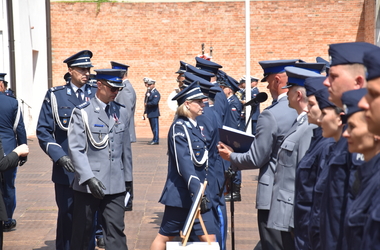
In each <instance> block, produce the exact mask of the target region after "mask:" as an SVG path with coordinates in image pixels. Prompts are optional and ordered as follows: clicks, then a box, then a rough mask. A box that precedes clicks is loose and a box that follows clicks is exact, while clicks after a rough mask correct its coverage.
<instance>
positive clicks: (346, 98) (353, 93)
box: [341, 88, 367, 119]
mask: <svg viewBox="0 0 380 250" xmlns="http://www.w3.org/2000/svg"><path fill="white" fill-rule="evenodd" d="M366 94H367V89H365V88H363V89H355V90H349V91H346V92H344V93H343V94H342V97H341V100H342V103H343V110H344V116H345V119H348V118H349V117H350V116H351V115H352V114H354V113H356V112H359V111H364V110H363V109H361V108H359V106H358V103H359V101H360V100H361V99H362V98H363V96H365V95H366Z"/></svg>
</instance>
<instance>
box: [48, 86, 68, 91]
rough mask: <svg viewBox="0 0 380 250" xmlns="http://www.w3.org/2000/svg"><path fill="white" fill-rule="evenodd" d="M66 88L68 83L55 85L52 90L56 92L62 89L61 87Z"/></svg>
mask: <svg viewBox="0 0 380 250" xmlns="http://www.w3.org/2000/svg"><path fill="white" fill-rule="evenodd" d="M65 88H66V85H62V86H55V87H52V88H50V91H51V92H55V91H57V90H61V89H65Z"/></svg>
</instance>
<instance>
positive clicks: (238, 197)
mask: <svg viewBox="0 0 380 250" xmlns="http://www.w3.org/2000/svg"><path fill="white" fill-rule="evenodd" d="M232 197H233V198H234V201H241V195H240V192H233V193H232ZM224 200H225V201H226V202H230V201H231V193H228V194H226V195H225V196H224Z"/></svg>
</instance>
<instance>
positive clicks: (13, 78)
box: [7, 0, 17, 96]
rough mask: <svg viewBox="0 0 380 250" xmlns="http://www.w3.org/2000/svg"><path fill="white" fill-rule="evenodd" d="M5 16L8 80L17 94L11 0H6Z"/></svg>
mask: <svg viewBox="0 0 380 250" xmlns="http://www.w3.org/2000/svg"><path fill="white" fill-rule="evenodd" d="M7 18H8V36H9V70H10V71H11V72H10V74H9V75H10V77H9V78H10V82H11V85H12V90H13V91H14V92H15V96H17V81H16V60H15V36H14V26H13V5H12V0H7Z"/></svg>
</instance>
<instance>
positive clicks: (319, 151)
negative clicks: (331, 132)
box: [294, 127, 334, 250]
mask: <svg viewBox="0 0 380 250" xmlns="http://www.w3.org/2000/svg"><path fill="white" fill-rule="evenodd" d="M333 143H334V139H333V138H324V137H323V136H322V128H321V127H318V128H315V129H314V130H313V137H312V139H311V143H310V147H309V149H308V150H307V152H306V154H305V156H304V157H303V158H302V160H301V161H300V162H299V164H298V166H297V170H296V182H295V185H296V186H295V188H296V189H295V195H294V239H295V244H296V249H299V250H303V249H304V250H307V249H310V243H309V240H308V238H309V235H308V227H309V222H310V220H309V219H310V212H311V207H312V204H313V194H314V186H315V184H316V182H317V174H318V170H319V166H320V164H321V161H322V160H323V159H322V158H323V151H324V149H325V148H326V147H330V146H331V145H332V144H333Z"/></svg>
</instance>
